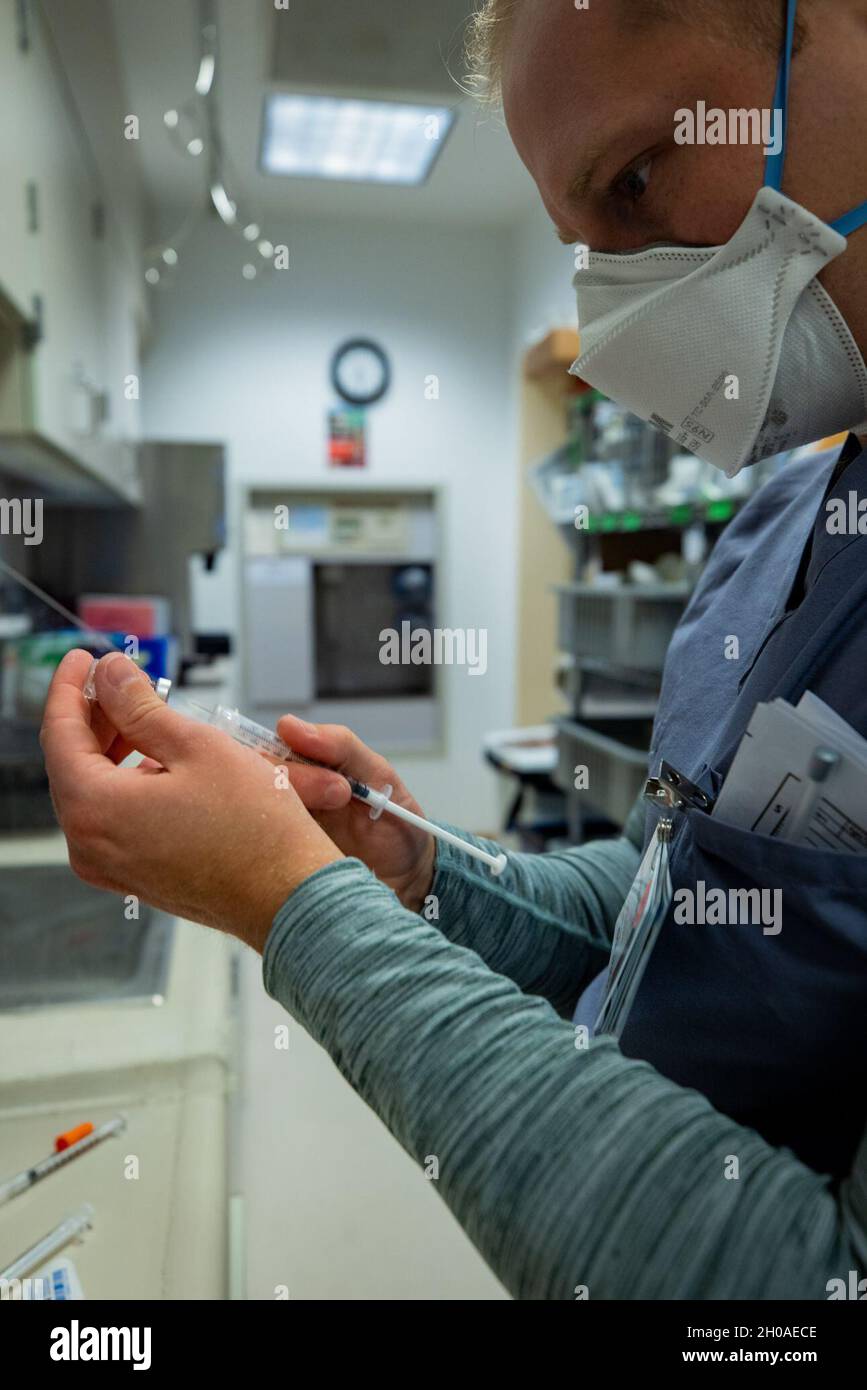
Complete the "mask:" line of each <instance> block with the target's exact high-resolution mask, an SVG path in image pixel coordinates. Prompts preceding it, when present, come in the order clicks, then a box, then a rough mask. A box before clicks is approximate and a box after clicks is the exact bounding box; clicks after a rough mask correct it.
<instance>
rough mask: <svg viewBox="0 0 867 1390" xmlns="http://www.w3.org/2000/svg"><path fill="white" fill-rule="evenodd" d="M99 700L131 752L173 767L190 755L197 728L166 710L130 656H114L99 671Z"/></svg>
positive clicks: (102, 663)
mask: <svg viewBox="0 0 867 1390" xmlns="http://www.w3.org/2000/svg"><path fill="white" fill-rule="evenodd" d="M95 684H96V698H97V700H98V701H99V704H100V706H101V708H102V710H103V713H104V714H105V716H106V718H107V719H108V721H109V723H110V724H111V725H112V726H113V727H114V728H115V729H116V730H117V732H118V737H119V738H120V739H121V740H122V741H123V743H124V744H128V745H129V747H130V748H135V749H137V751H138V752H139V753H144V754H146V755H147V756H148V757H150V758H155V759H156V761H157V762H158V763H160V764H162V766H163V767H171V766H172V764H173V763H176V762H178V761H179V760H180V759H181V758H182V757H183V756H184V755H185V754H186V753H187V752H188V751H189V748H190V743H191V735H193V734H195V733H196V732H197V730H196V725H195V724H194V723H192V722H191V721H190V720H189V719H186V718H185V717H184V715H182V714H178V713H177V712H176V711H175V710H171V709H167V708H166V706H165V705H164V704H163V702H162V701H161V700H160V699H159V698H158V696H157V695H156V694H155V693H154V689H153V687H152V685H151V683H150V681H149V680H148V679H147V677H146V676H145V675H144V673H143V672H142V671H141V670H140V669H139V667H138V666H136V664H135V662H134V661H132V660H131V659H130V658H129V657H128V656H124V655H123V653H122V652H111V653H110V654H109V655H108V656H104V657H103V658H102V660H101V661H100V663H99V665H98V666H97V668H96V677H95Z"/></svg>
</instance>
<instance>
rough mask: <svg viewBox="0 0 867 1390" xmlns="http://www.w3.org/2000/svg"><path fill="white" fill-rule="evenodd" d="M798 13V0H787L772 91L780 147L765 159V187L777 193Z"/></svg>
mask: <svg viewBox="0 0 867 1390" xmlns="http://www.w3.org/2000/svg"><path fill="white" fill-rule="evenodd" d="M797 13H798V0H787V3H786V35H785V39H784V41H783V51H782V53H781V54H780V67H779V71H778V73H777V86H776V89H775V91H774V111H775V112H776V111H779V112H780V118H781V120H782V125H783V129H782V132H781V135H782V138H781V140H780V149H779V151H778V153H777V154H769V155H768V157H767V159H766V160H765V187H766V188H775V189H776V191H777V192H778V193H780V192H781V191H782V187H783V165H784V164H785V161H786V136H787V134H788V124H789V78H790V77H791V73H792V49H793V48H794V46H795V16H796V15H797Z"/></svg>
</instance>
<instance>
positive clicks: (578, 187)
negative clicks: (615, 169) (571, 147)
mask: <svg viewBox="0 0 867 1390" xmlns="http://www.w3.org/2000/svg"><path fill="white" fill-rule="evenodd" d="M610 148H611V144H610V142H608V143H606V144H604V145H593V146H591V147H590V149H589V150H588V151H587V156H586V159H585V161H584V163H583V164H582V166H581V168H580V169H579V170H578V173H577V174H576V175H575V177H574V178H573V179H572V182H571V183H570V184H569V187H568V189H567V191H566V197H567V198H568V200H569V202H570V203H581V202H583V201H584V199H585V198H586V197H587V194H588V193H589V191H590V188H591V186H592V184H593V179H594V178H595V176H596V170H597V169H598V168H599V165H600V164H601V163H602V160H603V159H604V158H605V156H606V154H607V153H608V151H609V150H610Z"/></svg>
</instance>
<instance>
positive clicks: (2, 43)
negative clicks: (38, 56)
mask: <svg viewBox="0 0 867 1390" xmlns="http://www.w3.org/2000/svg"><path fill="white" fill-rule="evenodd" d="M19 32H20V29H19V23H18V18H17V12H16V7H15V4H14V0H0V103H2V107H0V205H2V213H0V285H2V287H3V291H4V293H5V295H6V298H7V299H9V300H10V301H11V302H12V303H13V304H14V305H15V308H16V309H17V310H18V312H19V313H20V314H21V315H22V316H27V315H28V314H29V313H30V311H31V303H30V299H31V295H32V292H33V289H32V276H31V267H30V264H29V257H28V252H29V249H30V248H29V242H28V236H27V173H26V159H25V157H24V140H23V139H22V131H21V127H20V122H19V121H18V120H17V119H15V113H16V112H20V111H21V99H22V97H21V93H22V86H23V76H24V63H23V55H22V53H21V51H20V48H19Z"/></svg>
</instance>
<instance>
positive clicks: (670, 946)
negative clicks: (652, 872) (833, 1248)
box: [621, 774, 867, 1177]
mask: <svg viewBox="0 0 867 1390" xmlns="http://www.w3.org/2000/svg"><path fill="white" fill-rule="evenodd" d="M707 780H708V781H709V782H710V783H712V784H713V785H714V786H716V785H718V784H719V780H720V779H719V778H718V776H716V775H713V774H712V775H711V776H710V778H708V779H707ZM670 868H671V879H672V887H673V890H674V897H673V902H672V906H671V908H670V910H669V914H668V917H667V919H666V921H665V923H664V924H663V927H662V930H661V932H660V936H659V939H658V941H657V943H656V947H655V949H654V952H653V955H652V956H651V958H650V962H649V964H648V967H647V972H646V974H645V977H644V980H643V982H642V985H641V988H640V989H639V991H638V995H637V997H636V999H635V1002H634V1005H633V1008H632V1011H631V1013H630V1016H629V1019H628V1022H627V1024H626V1027H625V1029H624V1032H623V1036H622V1040H621V1045H622V1049H623V1052H624V1053H625V1054H626V1055H628V1056H634V1057H641V1058H644V1059H645V1060H646V1061H648V1062H651V1063H652V1064H653V1065H654V1066H655V1067H657V1068H658V1070H659V1071H661V1072H663V1073H664V1074H665V1075H666V1076H669V1077H671V1078H672V1079H673V1080H674V1081H677V1082H678V1083H679V1084H681V1085H683V1086H690V1087H694V1088H696V1089H698V1090H700V1091H701V1092H703V1094H705V1095H706V1096H707V1097H708V1098H709V1099H710V1100H711V1102H712V1103H713V1104H714V1105H715V1106H716V1107H717V1108H718V1109H719V1110H722V1111H723V1112H724V1113H726V1114H728V1115H731V1116H732V1117H733V1118H734V1119H736V1120H738V1121H739V1122H740V1123H742V1124H746V1125H750V1126H751V1127H753V1128H754V1129H756V1130H758V1131H759V1132H760V1133H761V1134H762V1135H764V1137H765V1138H766V1139H768V1140H769V1141H770V1142H771V1143H774V1144H785V1145H787V1146H788V1147H790V1148H792V1149H793V1150H794V1152H796V1153H797V1154H798V1156H799V1157H800V1158H801V1159H802V1160H803V1161H804V1162H805V1163H808V1164H809V1165H810V1167H812V1168H814V1169H816V1170H817V1171H820V1172H826V1173H830V1174H832V1175H834V1176H836V1177H842V1176H844V1175H845V1174H846V1173H847V1172H848V1171H849V1170H850V1168H851V1163H852V1159H853V1157H854V1154H855V1152H856V1149H857V1147H858V1142H859V1140H860V1137H861V1135H862V1134H863V1132H864V1126H865V1119H867V1103H865V1101H864V1100H863V1099H862V1098H864V1097H867V1048H865V1021H867V1009H865V997H867V913H865V907H867V855H854V854H840V853H836V852H834V851H832V850H816V849H810V848H807V847H805V846H803V845H796V844H789V843H787V842H785V841H782V840H778V839H771V838H769V837H768V836H765V835H758V834H755V833H754V832H752V831H748V830H742V829H739V828H736V827H733V826H730V825H726V824H724V823H723V822H722V821H717V820H715V819H714V818H713V817H712V816H710V815H708V814H707V813H705V812H702V811H698V810H688V811H683V812H679V813H677V814H676V818H675V833H674V838H673V841H672V847H671V865H670Z"/></svg>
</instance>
